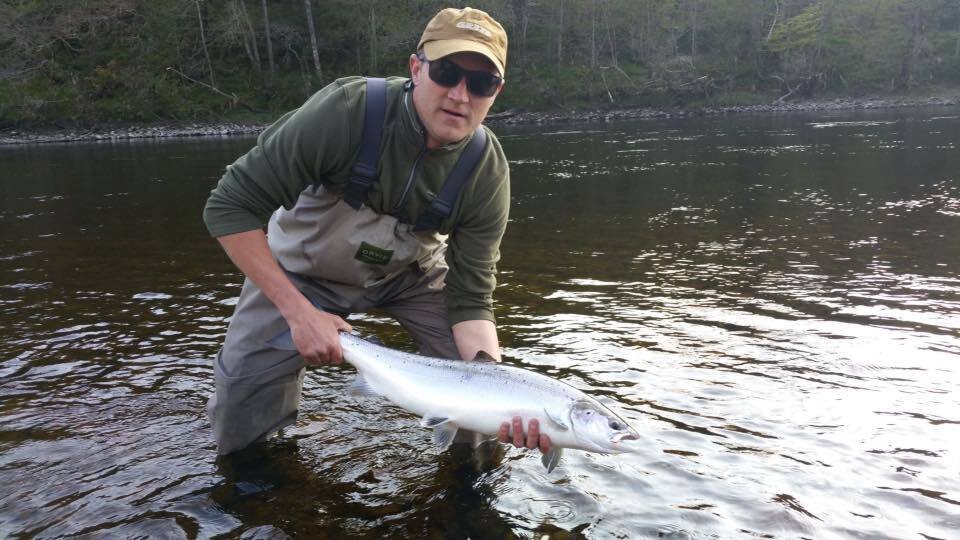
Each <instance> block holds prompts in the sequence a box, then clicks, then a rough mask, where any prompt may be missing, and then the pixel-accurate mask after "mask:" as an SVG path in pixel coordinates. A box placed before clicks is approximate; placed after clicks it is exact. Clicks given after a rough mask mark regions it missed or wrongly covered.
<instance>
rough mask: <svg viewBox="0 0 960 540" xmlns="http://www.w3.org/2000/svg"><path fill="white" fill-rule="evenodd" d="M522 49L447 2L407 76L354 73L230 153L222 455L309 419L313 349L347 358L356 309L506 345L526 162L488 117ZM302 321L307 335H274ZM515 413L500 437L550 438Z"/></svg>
mask: <svg viewBox="0 0 960 540" xmlns="http://www.w3.org/2000/svg"><path fill="white" fill-rule="evenodd" d="M506 62H507V36H506V33H505V31H504V30H503V27H502V26H501V25H500V24H499V23H498V22H496V21H495V20H494V19H493V18H491V17H490V16H489V15H488V14H487V13H485V12H483V11H480V10H476V9H470V8H464V9H444V10H442V11H440V12H439V13H438V14H437V15H436V16H435V17H434V18H433V19H432V20H431V21H430V22H429V23H428V25H427V27H426V29H425V30H424V32H423V35H422V37H421V39H420V42H419V44H418V47H417V51H416V52H415V53H414V54H411V55H410V58H409V68H410V78H409V79H407V78H398V77H391V78H387V79H385V80H384V79H367V78H363V77H348V78H343V79H339V80H337V81H335V82H333V83H331V84H330V85H328V86H327V87H325V88H323V89H322V90H320V91H319V92H317V93H316V94H314V95H313V96H312V97H311V98H310V99H308V100H307V101H306V103H304V104H303V105H302V106H301V107H300V108H299V109H297V110H295V111H292V112H290V113H287V114H286V115H284V116H283V117H281V118H280V119H279V120H277V121H276V123H274V124H273V125H272V126H270V127H269V128H268V129H267V130H266V131H264V132H263V133H262V134H261V135H260V137H259V139H258V140H257V144H256V146H255V147H254V148H253V149H251V150H250V151H249V152H248V153H247V154H245V155H244V156H242V157H240V158H239V159H238V160H237V161H236V162H234V163H233V164H232V165H230V166H229V167H227V170H226V173H225V174H224V176H223V177H222V178H221V180H220V182H219V184H218V185H217V187H216V188H215V189H214V190H213V191H212V192H211V194H210V198H209V200H208V201H207V204H206V208H205V209H204V220H205V222H206V224H207V227H208V229H209V231H210V233H211V234H212V235H213V236H214V237H216V238H217V240H218V241H219V243H220V244H221V246H222V247H223V249H224V250H225V251H226V253H227V255H228V256H229V257H230V259H231V260H232V261H233V262H234V264H236V266H237V267H238V268H239V269H240V270H241V271H242V272H243V273H244V274H245V276H246V280H245V282H244V284H243V289H242V291H241V294H240V299H239V301H238V303H237V306H236V311H235V313H234V315H233V317H232V318H231V320H230V325H229V329H228V331H227V336H226V338H225V342H224V345H223V348H222V349H221V351H220V353H219V354H218V355H217V358H216V361H215V369H214V372H215V382H216V390H215V393H214V395H213V396H212V397H211V399H210V403H209V405H208V412H209V414H210V419H211V422H212V425H213V430H214V434H215V437H216V440H217V447H218V452H219V453H220V454H228V453H231V452H233V451H236V450H239V449H242V448H244V447H246V446H247V445H249V444H251V443H253V442H256V441H260V440H263V439H265V438H267V437H269V436H271V435H272V434H275V433H276V432H277V430H279V429H280V428H282V427H284V426H287V425H290V424H292V423H293V422H294V420H295V419H296V415H297V410H298V407H299V401H300V393H301V388H302V383H303V377H304V371H305V370H304V368H305V364H310V365H321V364H337V363H340V362H341V361H342V354H343V353H342V350H341V345H340V337H339V332H341V331H349V330H350V329H351V327H350V325H349V324H348V323H347V322H346V321H345V320H344V317H345V316H346V315H347V314H350V313H357V312H365V311H367V310H369V309H372V308H379V309H381V310H383V311H385V312H386V313H388V314H389V315H391V316H392V317H394V318H395V319H396V320H397V321H398V322H399V323H400V324H401V325H402V326H403V327H404V328H405V329H406V330H407V331H408V332H409V334H410V335H411V337H412V338H413V339H414V341H415V342H416V344H417V346H418V347H419V349H420V352H421V353H422V354H424V355H428V356H434V357H441V358H463V359H473V358H474V357H475V356H477V355H478V353H480V352H481V351H485V352H486V353H489V354H490V355H492V356H493V357H494V358H496V359H499V356H500V355H499V349H500V347H499V343H498V339H497V331H496V326H495V319H494V314H493V306H492V302H493V291H494V288H495V285H496V278H495V271H496V263H497V261H498V259H499V246H500V240H501V238H502V236H503V233H504V230H505V228H506V225H507V216H508V211H509V204H510V178H509V168H508V165H507V159H506V157H505V156H504V154H503V150H502V148H501V147H500V143H499V141H497V138H496V136H495V135H494V134H493V133H492V132H491V131H490V130H488V129H487V128H485V127H483V126H482V125H481V123H482V122H483V120H484V118H485V117H486V115H487V112H488V111H489V110H490V107H491V106H492V105H493V103H494V100H495V99H496V97H497V95H498V94H499V93H500V92H501V91H502V90H503V86H504V79H503V77H504V74H505V67H506ZM265 223H266V226H267V233H266V234H265V233H264V231H263V227H264V224H265ZM308 298H309V300H308ZM314 304H317V306H318V307H319V308H320V309H318V307H315V305H314ZM287 329H289V331H290V333H291V336H292V339H293V344H294V345H295V348H296V351H288V350H283V349H281V348H277V347H274V346H271V345H270V344H269V343H268V342H269V341H270V340H271V338H274V337H275V336H277V335H278V334H281V333H283V332H285V331H286V330H287ZM504 420H505V422H504V423H503V424H502V425H501V426H500V432H499V434H498V437H499V439H500V440H501V441H503V442H513V444H515V445H516V446H518V447H527V448H531V449H533V448H539V449H540V450H541V451H542V452H544V453H546V452H548V451H549V450H550V444H551V443H550V439H549V437H547V436H546V435H544V436H542V437H541V436H540V433H539V429H540V426H539V424H538V422H537V420H535V419H533V420H530V422H529V423H528V424H527V426H526V430H524V426H523V424H522V421H521V419H520V418H519V417H515V418H512V419H510V418H505V419H504ZM524 431H526V432H524Z"/></svg>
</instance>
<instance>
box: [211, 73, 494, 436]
mask: <svg viewBox="0 0 960 540" xmlns="http://www.w3.org/2000/svg"><path fill="white" fill-rule="evenodd" d="M386 99H387V98H386V84H385V81H384V80H383V79H367V95H366V104H365V107H366V110H365V114H364V125H363V134H362V137H361V143H360V151H359V155H358V157H357V160H356V162H355V163H354V165H353V168H352V170H351V178H350V181H349V184H348V187H347V190H346V192H345V194H344V195H343V196H340V195H338V194H335V193H332V192H330V191H328V190H326V189H325V188H323V186H322V185H318V186H316V187H311V188H308V189H306V190H304V192H303V193H301V194H300V197H299V199H298V200H297V203H296V204H295V205H294V207H293V208H292V209H290V210H286V209H284V208H281V209H280V210H278V211H277V212H275V213H274V214H273V216H272V217H271V218H270V222H269V223H268V225H267V231H268V241H269V243H270V248H271V250H272V252H273V254H274V256H275V257H276V258H277V260H278V261H279V262H280V264H281V266H283V267H284V268H285V269H286V270H287V271H288V275H289V277H290V279H291V281H292V282H293V283H294V285H295V286H296V287H297V288H298V289H299V290H300V291H302V292H303V293H304V294H306V295H307V296H309V297H310V298H311V299H316V300H318V301H319V303H320V304H321V305H323V306H324V308H325V309H328V310H329V311H332V312H338V313H350V312H362V311H366V310H368V309H371V308H373V307H379V308H381V309H383V310H384V311H385V312H387V314H388V315H390V316H391V317H393V318H395V319H396V320H398V321H399V322H400V324H401V325H402V326H403V327H404V328H405V329H406V330H407V331H408V332H409V333H410V335H411V336H412V337H413V338H414V341H416V342H417V344H418V346H419V347H420V352H421V353H423V354H427V355H432V356H440V357H446V358H454V357H457V356H459V354H458V352H457V349H456V344H455V343H454V342H453V335H452V333H451V330H450V323H449V321H448V319H447V312H446V304H445V300H444V295H443V277H444V276H445V274H446V271H447V269H446V264H445V262H444V258H443V255H444V251H445V249H446V238H445V236H444V235H441V234H439V232H438V229H439V227H440V224H441V222H442V221H443V220H444V219H447V218H449V216H450V213H451V210H452V208H453V206H454V204H455V203H456V200H457V197H458V195H459V193H460V191H461V189H462V188H463V186H464V184H465V183H466V182H467V180H468V179H469V178H470V176H471V175H472V173H473V170H474V169H475V168H476V166H477V163H478V162H479V160H480V157H481V156H482V155H483V153H484V150H485V146H486V133H485V132H484V131H483V129H482V128H478V129H477V130H476V131H475V132H474V135H473V137H472V138H471V140H470V141H469V142H468V143H467V145H466V147H465V148H464V150H463V151H462V153H461V155H460V158H459V160H458V161H457V163H456V164H455V165H454V167H453V169H452V171H451V173H450V174H449V175H448V176H447V179H446V180H445V181H444V183H443V186H442V188H441V189H440V192H439V193H438V195H437V196H436V197H435V198H434V200H433V201H432V202H431V203H430V205H429V207H428V208H427V209H426V210H424V211H423V213H421V215H420V216H419V217H418V218H417V220H416V222H415V223H412V224H411V223H405V222H402V221H401V220H399V219H397V218H396V217H394V216H391V215H386V214H384V215H381V214H377V213H376V212H374V211H373V210H372V209H371V208H370V207H369V206H368V199H367V196H368V193H369V191H370V189H371V188H372V187H373V185H374V183H375V182H376V181H377V171H378V167H379V158H380V141H381V138H382V134H383V122H384V116H385V112H386ZM411 178H412V176H411ZM288 329H289V328H288V326H287V321H286V320H285V319H284V318H283V316H282V315H281V314H280V312H279V311H278V310H277V308H276V306H274V304H273V303H272V302H271V301H270V300H269V299H268V298H267V297H266V295H265V294H263V291H261V290H260V289H259V288H258V287H257V286H256V285H255V284H254V283H253V282H252V281H250V280H249V279H248V280H246V281H245V282H244V284H243V290H242V291H241V293H240V298H239V300H238V301H237V307H236V309H235V311H234V314H233V317H232V318H231V319H230V325H229V328H228V329H227V335H226V338H225V339H224V343H223V348H222V349H221V350H220V353H219V354H218V355H217V358H216V361H215V362H214V382H215V390H214V393H213V396H212V397H211V398H210V401H209V403H208V404H207V412H208V414H209V417H210V423H211V427H212V428H213V433H214V438H215V439H216V441H217V452H218V453H219V454H229V453H231V452H234V451H236V450H240V449H241V448H244V447H246V446H248V445H249V444H250V443H252V442H255V441H258V440H263V439H265V438H268V437H269V436H270V435H272V434H274V433H276V432H277V431H278V430H279V429H280V428H283V427H285V426H288V425H290V424H292V423H293V422H294V421H295V420H296V418H297V411H298V410H299V406H300V395H301V390H302V386H303V378H304V373H305V370H304V362H303V359H302V358H301V357H300V355H299V354H298V353H297V352H296V351H289V350H280V349H277V348H274V347H271V346H269V345H268V341H269V340H271V339H272V338H275V337H276V336H277V335H278V334H281V333H282V332H284V331H286V330H288Z"/></svg>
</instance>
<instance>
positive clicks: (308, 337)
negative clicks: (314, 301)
mask: <svg viewBox="0 0 960 540" xmlns="http://www.w3.org/2000/svg"><path fill="white" fill-rule="evenodd" d="M287 323H288V324H289V325H290V334H291V337H292V338H293V343H294V345H296V346H297V351H298V352H299V353H300V356H302V357H303V360H304V361H305V362H306V363H308V364H310V365H314V366H317V365H322V364H339V363H341V362H343V352H342V351H341V350H340V332H341V331H343V332H349V331H351V330H353V328H352V327H351V326H350V325H349V324H348V323H347V321H345V320H343V319H341V318H340V317H338V316H336V315H333V314H331V313H326V312H324V311H320V310H319V309H316V308H314V307H313V306H309V307H308V308H307V309H304V310H302V311H301V312H298V313H297V314H296V315H295V316H292V317H290V318H289V319H287Z"/></svg>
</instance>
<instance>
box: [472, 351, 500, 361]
mask: <svg viewBox="0 0 960 540" xmlns="http://www.w3.org/2000/svg"><path fill="white" fill-rule="evenodd" d="M473 362H493V363H496V362H497V359H496V358H494V357H492V356H490V355H489V354H488V353H487V351H477V355H476V356H474V357H473Z"/></svg>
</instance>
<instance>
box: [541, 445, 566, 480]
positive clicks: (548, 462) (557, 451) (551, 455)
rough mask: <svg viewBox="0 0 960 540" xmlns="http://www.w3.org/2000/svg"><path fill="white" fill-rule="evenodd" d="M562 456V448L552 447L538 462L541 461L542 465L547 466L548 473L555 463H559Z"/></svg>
mask: <svg viewBox="0 0 960 540" xmlns="http://www.w3.org/2000/svg"><path fill="white" fill-rule="evenodd" d="M562 456H563V448H554V449H552V450H550V451H549V452H547V453H546V454H544V455H543V457H541V458H540V463H543V466H544V467H546V468H547V473H548V474H549V473H551V472H553V469H555V468H556V467H557V463H560V458H561V457H562Z"/></svg>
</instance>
